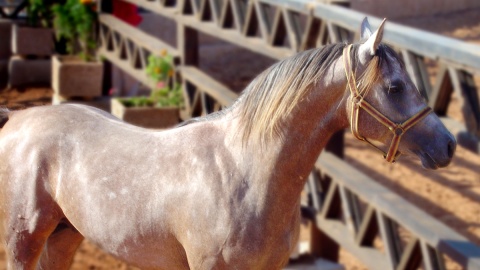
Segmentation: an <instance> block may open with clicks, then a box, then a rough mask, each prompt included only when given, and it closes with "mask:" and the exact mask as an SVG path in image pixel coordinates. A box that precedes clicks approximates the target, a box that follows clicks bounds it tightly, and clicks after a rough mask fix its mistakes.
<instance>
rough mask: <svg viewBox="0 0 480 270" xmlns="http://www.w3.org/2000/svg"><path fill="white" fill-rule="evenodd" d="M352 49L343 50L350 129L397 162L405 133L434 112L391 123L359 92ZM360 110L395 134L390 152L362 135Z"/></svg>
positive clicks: (384, 155) (425, 111)
mask: <svg viewBox="0 0 480 270" xmlns="http://www.w3.org/2000/svg"><path fill="white" fill-rule="evenodd" d="M351 49H352V45H351V44H350V45H348V46H347V47H346V48H345V49H344V50H343V59H344V62H345V73H346V75H347V85H348V88H349V89H350V93H351V101H352V110H351V115H350V128H351V131H352V134H353V136H355V138H357V139H358V140H360V141H364V142H366V143H368V144H370V145H371V146H373V147H374V148H375V149H377V150H379V151H380V152H382V153H383V157H384V158H385V160H386V161H388V162H391V163H393V162H395V159H396V158H397V157H398V156H399V155H400V152H399V151H398V146H399V144H400V139H401V138H402V135H403V134H405V132H406V131H407V130H408V129H410V128H411V127H413V126H414V125H415V124H417V123H418V122H420V121H421V120H422V119H423V118H425V117H426V116H427V115H429V114H430V113H431V112H432V109H431V108H430V107H425V108H423V109H422V110H420V111H419V112H418V113H416V114H415V115H413V116H412V117H410V118H409V119H407V120H405V121H404V122H403V123H400V124H397V123H395V122H393V121H391V120H390V119H388V118H387V117H386V116H385V115H383V114H382V113H381V112H379V111H378V110H377V109H375V108H374V107H373V106H372V105H370V103H368V102H367V101H366V100H365V97H364V96H362V94H361V93H360V92H359V91H358V88H357V83H356V81H355V74H354V73H353V70H352V65H351V58H350V51H351ZM360 109H364V110H365V111H366V112H367V113H368V114H370V115H371V116H373V118H375V119H376V120H377V121H378V122H380V123H381V124H383V125H384V126H385V127H387V128H388V130H390V131H391V132H392V133H393V139H392V142H391V143H390V148H389V149H388V152H385V151H384V150H382V149H380V148H379V147H378V146H376V145H375V144H373V143H372V142H370V141H369V140H368V139H367V138H365V137H363V136H362V135H360V132H359V130H358V118H359V115H360Z"/></svg>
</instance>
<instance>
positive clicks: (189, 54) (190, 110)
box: [177, 23, 201, 120]
mask: <svg viewBox="0 0 480 270" xmlns="http://www.w3.org/2000/svg"><path fill="white" fill-rule="evenodd" d="M177 46H178V51H179V52H180V59H181V60H180V62H181V65H182V66H195V67H197V66H198V64H199V57H198V51H199V44H198V31H197V30H194V29H192V28H190V27H187V26H185V25H183V24H182V23H177ZM182 81H183V83H182V87H183V89H184V91H185V92H184V97H185V110H186V115H188V117H195V116H199V115H200V114H201V110H200V113H199V112H198V110H196V109H195V108H194V107H195V103H196V102H195V97H196V96H197V95H196V92H197V89H196V87H195V86H194V85H193V84H190V83H188V82H186V81H185V80H182ZM184 120H186V119H184Z"/></svg>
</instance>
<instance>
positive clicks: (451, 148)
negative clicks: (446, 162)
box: [448, 140, 457, 158]
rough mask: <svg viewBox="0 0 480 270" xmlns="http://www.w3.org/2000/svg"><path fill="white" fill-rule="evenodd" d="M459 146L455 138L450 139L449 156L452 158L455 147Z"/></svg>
mask: <svg viewBox="0 0 480 270" xmlns="http://www.w3.org/2000/svg"><path fill="white" fill-rule="evenodd" d="M456 147H457V144H456V143H455V141H453V140H449V141H448V157H449V158H452V157H453V154H454V153H455V148H456Z"/></svg>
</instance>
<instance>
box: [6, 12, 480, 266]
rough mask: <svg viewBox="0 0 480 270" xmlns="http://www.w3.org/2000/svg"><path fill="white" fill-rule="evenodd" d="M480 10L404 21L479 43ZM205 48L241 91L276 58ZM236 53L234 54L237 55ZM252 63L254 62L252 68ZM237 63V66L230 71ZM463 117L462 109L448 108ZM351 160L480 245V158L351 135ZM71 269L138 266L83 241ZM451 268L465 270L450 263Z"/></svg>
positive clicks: (29, 93) (30, 100) (31, 92)
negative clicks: (443, 162) (423, 152)
mask: <svg viewBox="0 0 480 270" xmlns="http://www.w3.org/2000/svg"><path fill="white" fill-rule="evenodd" d="M478 14H480V10H470V11H465V12H456V13H453V14H448V15H442V16H435V17H429V18H424V19H402V20H401V22H402V23H405V24H408V25H412V26H417V27H420V28H423V29H426V30H429V31H434V32H438V33H442V34H444V35H448V36H452V37H456V38H460V39H463V40H466V41H468V42H472V43H480V22H479V21H478ZM203 40H209V43H211V44H207V45H208V46H204V47H202V51H201V54H200V55H201V59H200V60H201V67H202V68H203V69H205V70H207V72H208V73H210V74H212V75H213V76H214V77H215V78H217V79H219V80H221V81H222V82H224V83H225V84H227V85H228V86H229V87H231V88H232V89H235V90H236V91H240V90H241V89H243V87H244V86H245V85H246V84H247V83H248V81H249V80H250V79H251V78H252V77H253V76H255V74H258V72H259V71H260V70H263V69H264V68H265V67H267V66H269V65H270V64H271V63H272V62H273V61H272V60H270V59H267V58H265V57H261V56H258V55H256V54H253V53H250V52H247V51H245V50H242V49H238V48H232V47H231V46H225V45H224V44H223V43H221V42H220V43H215V42H211V39H209V38H208V39H203ZM232 56H233V57H232ZM252 63H255V65H254V67H252ZM234 64H235V67H236V68H235V69H229V68H228V67H229V66H230V65H234ZM51 95H52V90H51V89H50V88H48V87H32V88H27V89H11V90H3V91H0V105H7V107H9V108H11V109H22V108H26V107H31V106H37V105H44V104H49V103H50V99H51ZM449 113H450V114H452V116H453V117H456V118H461V116H459V108H452V109H451V111H450V112H449ZM346 145H347V148H346V160H347V161H348V162H350V163H351V164H352V165H354V166H355V167H357V168H359V169H361V170H362V171H363V172H365V173H366V174H368V175H369V176H371V177H372V178H373V179H375V180H376V181H378V182H379V183H381V184H383V185H385V186H387V187H388V188H390V189H392V190H394V191H395V192H397V193H398V194H400V195H401V196H402V197H404V198H405V199H407V200H408V201H410V202H411V203H413V204H415V205H417V206H418V207H419V208H421V209H423V210H424V211H425V212H427V213H428V214H429V215H431V216H433V217H435V218H436V219H438V220H439V221H441V222H443V223H445V224H447V225H448V226H449V227H451V228H453V229H455V230H456V231H458V232H459V233H461V234H462V235H464V236H465V237H467V238H468V239H469V240H471V241H472V242H474V243H476V244H477V245H480V206H479V205H478V202H479V201H480V177H479V174H478V168H480V156H479V155H476V154H473V153H471V152H469V151H467V150H465V149H463V148H462V147H459V148H458V149H457V152H456V155H455V158H454V160H453V162H452V164H451V165H450V166H449V167H448V168H446V169H441V170H437V171H427V170H424V169H421V168H420V165H419V162H418V161H417V159H416V158H409V157H404V158H401V159H400V160H399V161H398V162H397V163H395V164H393V165H390V164H387V163H386V162H384V161H383V158H382V157H381V156H379V155H378V154H377V153H376V152H374V151H372V150H371V149H370V148H368V146H366V145H364V144H361V143H359V142H357V141H356V140H353V139H352V136H351V135H347V140H346ZM340 262H341V263H343V264H345V266H346V268H347V269H366V268H365V267H364V266H363V265H362V264H361V263H360V262H359V261H358V260H357V259H355V258H353V257H352V256H351V255H349V254H348V253H347V252H345V251H343V250H342V252H341V259H340ZM0 269H5V253H4V251H3V250H0ZM72 269H78V270H80V269H82V270H83V269H135V268H133V267H130V266H128V265H126V264H125V263H122V262H119V261H117V260H115V259H114V258H112V257H111V256H109V255H106V254H105V253H103V252H101V251H100V250H98V248H96V247H95V246H94V245H92V244H91V243H89V242H88V241H84V243H83V244H82V245H81V247H80V249H79V250H78V252H77V255H76V257H75V262H74V264H73V266H72ZM448 269H460V268H459V267H458V266H455V265H449V267H448Z"/></svg>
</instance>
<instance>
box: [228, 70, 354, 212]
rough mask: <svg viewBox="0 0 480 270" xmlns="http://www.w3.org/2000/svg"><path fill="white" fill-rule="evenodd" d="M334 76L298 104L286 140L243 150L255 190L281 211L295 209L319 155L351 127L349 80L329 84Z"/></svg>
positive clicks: (253, 144)
mask: <svg viewBox="0 0 480 270" xmlns="http://www.w3.org/2000/svg"><path fill="white" fill-rule="evenodd" d="M330 72H334V71H333V70H331V71H328V72H327V73H326V75H325V76H324V77H323V78H322V79H321V80H320V81H318V83H317V86H316V87H315V88H316V89H314V90H312V93H311V95H310V96H309V97H308V98H304V99H303V101H301V102H300V104H298V106H297V109H295V110H294V111H293V112H292V114H291V117H290V118H289V120H288V121H286V123H284V125H282V127H281V130H282V132H283V136H282V138H277V139H274V140H271V141H268V142H267V143H266V144H264V145H262V143H261V142H258V143H257V142H249V143H248V144H246V146H245V148H246V149H244V150H243V153H244V154H245V157H244V158H245V159H248V162H247V164H249V165H248V166H250V167H249V168H248V170H250V172H249V176H250V179H249V180H250V181H252V183H251V184H252V186H256V187H257V188H258V189H259V190H261V191H263V196H265V197H266V200H271V202H266V203H267V204H269V205H272V206H273V207H274V208H277V209H285V208H282V207H279V206H281V205H284V206H285V207H287V206H290V208H292V209H295V205H296V203H297V202H298V200H299V196H300V193H301V191H302V189H303V186H304V185H305V182H306V179H307V177H308V175H309V173H310V171H311V169H312V168H313V165H314V163H315V161H316V159H317V158H318V155H319V154H320V152H321V151H322V149H323V148H324V147H325V145H326V144H327V142H328V140H329V138H330V137H331V136H332V135H333V134H334V133H335V132H336V131H338V130H341V129H344V128H346V127H347V126H348V120H347V116H346V109H345V99H346V97H345V93H344V90H345V80H344V79H343V78H342V79H338V78H337V79H335V80H337V81H335V80H333V79H330V80H328V81H327V80H326V79H324V78H333V76H332V74H330ZM329 74H330V76H328V75H329ZM337 74H338V73H337ZM236 137H237V138H238V137H241V136H236ZM282 211H284V210H282ZM297 211H298V209H297Z"/></svg>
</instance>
